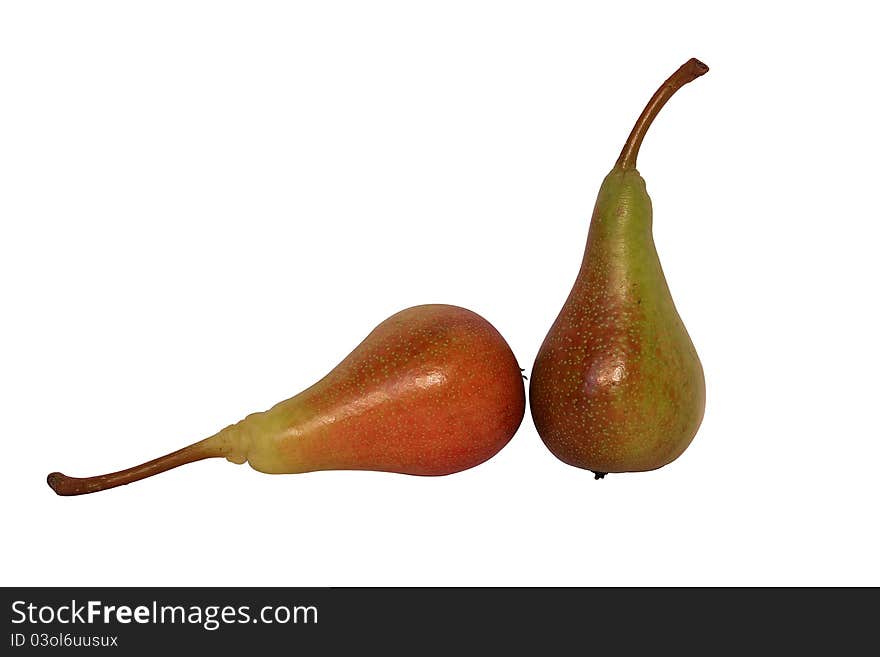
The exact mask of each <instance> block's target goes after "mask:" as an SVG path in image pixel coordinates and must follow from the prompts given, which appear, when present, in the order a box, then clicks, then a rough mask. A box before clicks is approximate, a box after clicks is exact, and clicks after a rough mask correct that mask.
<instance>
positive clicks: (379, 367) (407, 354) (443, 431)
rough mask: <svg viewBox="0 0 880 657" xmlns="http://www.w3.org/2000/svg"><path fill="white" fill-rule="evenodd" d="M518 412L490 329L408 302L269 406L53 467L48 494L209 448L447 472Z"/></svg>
mask: <svg viewBox="0 0 880 657" xmlns="http://www.w3.org/2000/svg"><path fill="white" fill-rule="evenodd" d="M524 413H525V385H524V383H523V376H522V370H521V369H520V367H519V365H518V364H517V362H516V358H515V357H514V355H513V352H512V351H511V350H510V347H509V346H508V344H507V342H506V341H505V340H504V338H503V337H502V336H501V334H500V333H498V331H496V330H495V327H493V326H492V325H491V324H490V323H489V322H487V321H486V320H485V319H483V318H482V317H480V316H479V315H477V314H476V313H474V312H471V311H470V310H466V309H465V308H459V307H457V306H448V305H440V304H434V305H425V306H415V307H413V308H408V309H406V310H403V311H401V312H399V313H397V314H395V315H393V316H391V317H389V318H388V319H387V320H385V321H384V322H382V323H381V324H379V326H377V327H376V328H375V329H374V330H373V331H372V332H371V333H370V334H369V335H368V336H367V337H366V338H365V339H364V341H363V342H362V343H361V344H360V345H358V347H357V348H355V350H354V351H352V352H351V353H350V354H349V355H348V356H347V357H346V358H345V359H344V360H343V361H342V362H341V363H340V364H339V365H337V366H336V367H335V368H333V370H332V371H331V372H330V373H329V374H328V375H327V376H325V377H324V378H323V379H321V380H320V381H318V382H317V383H315V384H314V385H313V386H311V387H309V388H307V389H306V390H304V391H303V392H301V393H299V394H298V395H296V396H294V397H291V398H290V399H288V400H286V401H283V402H281V403H280V404H276V405H275V406H273V407H272V408H271V409H269V410H268V411H264V412H261V413H253V414H251V415H248V416H247V417H246V418H244V419H243V420H241V421H240V422H237V423H236V424H233V425H230V426H228V427H226V428H225V429H223V430H221V431H219V432H218V433H216V434H214V435H213V436H210V437H208V438H205V439H204V440H200V441H199V442H196V443H193V444H192V445H189V446H187V447H184V448H182V449H179V450H177V451H176V452H172V453H170V454H166V455H165V456H160V457H159V458H157V459H153V460H152V461H148V462H146V463H142V464H141V465H137V466H134V467H132V468H128V469H126V470H120V471H118V472H112V473H109V474H105V475H98V476H95V477H85V478H78V477H69V476H67V475H65V474H62V473H60V472H53V473H51V474H50V475H49V476H48V477H47V482H48V484H49V486H50V487H51V488H52V489H53V490H54V491H55V492H56V493H58V494H59V495H64V496H71V495H83V494H85V493H95V492H98V491H102V490H107V489H109V488H115V487H117V486H124V485H126V484H130V483H132V482H135V481H139V480H141V479H144V478H146V477H151V476H153V475H155V474H159V473H160V472H165V471H166V470H170V469H171V468H176V467H178V466H181V465H185V464H187V463H192V462H194V461H199V460H201V459H207V458H216V457H221V458H226V459H227V460H229V461H231V462H233V463H245V462H248V463H250V465H251V466H252V467H253V468H254V469H256V470H259V471H261V472H266V473H270V474H282V473H291V474H292V473H302V472H312V471H316V470H381V471H386V472H399V473H403V474H411V475H446V474H451V473H453V472H460V471H461V470H466V469H468V468H472V467H474V466H475V465H479V464H480V463H482V462H483V461H486V460H487V459H489V458H491V457H492V456H494V455H495V454H496V453H497V452H498V451H499V450H500V449H501V448H502V447H504V446H505V445H506V444H507V443H508V441H510V439H511V438H512V437H513V434H514V433H516V430H517V429H518V428H519V425H520V423H521V422H522V419H523V415H524Z"/></svg>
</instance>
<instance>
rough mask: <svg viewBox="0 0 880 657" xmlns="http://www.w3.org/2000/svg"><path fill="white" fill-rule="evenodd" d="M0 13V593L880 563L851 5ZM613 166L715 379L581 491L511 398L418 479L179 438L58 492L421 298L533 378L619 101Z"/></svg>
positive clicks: (872, 84) (816, 579) (854, 575)
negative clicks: (481, 441) (501, 412)
mask: <svg viewBox="0 0 880 657" xmlns="http://www.w3.org/2000/svg"><path fill="white" fill-rule="evenodd" d="M591 4H594V6H588V4H587V3H560V2H532V3H511V2H448V1H447V2H436V3H413V2H396V3H391V2H371V3H360V2H351V3H341V2H314V3H299V4H296V5H294V3H282V2H279V3H265V2H264V3H254V2H238V3H230V2H205V3H192V2H189V3H187V2H176V1H175V2H151V3H118V2H83V3H67V2H59V3H32V2H20V3H19V2H8V3H4V4H3V8H2V11H0V63H2V64H0V98H2V101H0V138H2V142H0V221H2V235H0V275H2V276H0V285H2V308H3V319H2V325H0V331H2V341H0V349H2V365H0V399H2V414H3V428H2V436H3V451H4V458H3V465H2V468H3V470H2V478H0V481H2V486H3V490H2V499H3V500H4V502H3V504H2V509H3V516H2V524H3V527H4V533H5V538H4V539H3V541H2V547H0V550H2V559H0V581H2V583H3V584H6V585H85V584H92V585H164V584H169V585H170V584H179V585H321V586H322V585H431V584H440V585H447V584H450V585H451V584H456V585H458V584H461V585H513V584H522V585H538V584H547V585H660V584H675V585H677V584H682V585H707V584H733V585H740V584H766V585H783V584H820V585H824V584H839V585H844V584H848V585H858V584H872V585H878V584H880V566H878V559H877V554H878V551H880V539H878V529H877V500H878V492H880V484H878V474H877V465H878V461H880V432H878V419H877V411H876V408H877V403H878V400H877V397H878V388H880V385H878V381H880V379H878V371H880V357H878V349H877V334H878V321H877V319H878V310H877V307H878V290H877V283H878V273H877V272H878V265H877V244H878V239H880V228H878V218H880V217H878V212H877V192H876V188H877V184H878V176H877V166H876V161H877V160H876V158H875V152H876V151H877V147H878V129H877V115H878V102H877V91H876V89H877V63H878V48H877V46H876V43H877V39H876V29H875V27H876V21H875V20H873V18H872V17H871V16H870V15H869V12H870V11H871V10H869V9H867V7H869V6H870V5H869V4H868V3H847V2H839V3H836V4H835V5H834V6H833V7H829V8H827V9H820V8H818V7H816V6H804V5H803V4H801V3H792V4H791V5H790V6H787V4H786V3H778V6H776V5H772V4H769V3H766V2H759V3H749V2H743V3H739V4H738V5H737V6H736V9H730V10H727V11H725V12H724V13H721V12H718V11H717V10H713V9H710V8H708V6H707V5H706V4H705V3H702V2H690V3H685V2H671V3H641V2H620V3H591ZM691 56H696V57H699V58H700V59H702V60H703V61H705V62H706V63H707V64H708V65H709V66H710V67H711V71H710V72H709V74H708V75H706V76H705V77H703V78H700V79H699V80H697V81H696V82H694V83H692V84H691V85H688V86H687V87H685V88H684V89H683V90H682V91H680V92H679V94H678V95H677V96H676V97H675V98H674V99H673V100H672V101H671V102H670V103H669V104H668V105H667V107H666V109H665V110H664V112H663V113H662V114H661V116H660V118H659V119H658V120H657V121H656V123H655V124H654V127H653V129H652V131H651V132H650V134H649V135H648V138H647V139H646V141H645V144H644V148H643V152H642V157H641V158H640V166H639V169H640V171H641V172H642V174H643V175H644V177H645V179H646V180H647V183H648V189H649V191H650V193H651V195H652V198H653V201H654V209H655V237H656V242H657V248H658V250H659V253H660V256H661V260H662V262H663V265H664V268H665V271H666V274H667V278H668V281H669V285H670V288H671V289H672V292H673V296H674V298H675V300H676V302H677V305H678V309H679V311H680V313H681V315H682V317H683V319H684V321H685V323H686V325H687V326H688V328H689V330H690V333H691V336H692V337H693V340H694V343H695V344H696V346H697V349H698V351H699V353H700V355H701V358H702V361H703V365H704V368H705V371H706V378H707V384H708V405H707V413H706V417H705V421H704V422H703V426H702V428H701V430H700V432H699V434H698V435H697V438H696V440H695V441H694V443H693V444H692V446H691V447H690V449H688V451H687V452H686V453H685V454H684V455H683V456H682V457H681V458H680V459H679V460H678V461H676V462H675V463H673V464H672V465H670V466H668V467H666V468H663V469H661V470H659V471H656V472H652V473H646V474H638V475H618V476H609V477H607V478H606V479H605V480H604V481H601V482H595V481H593V479H592V476H591V475H590V474H589V473H588V472H585V471H581V470H577V469H575V468H571V467H569V466H566V465H564V464H563V463H561V462H560V461H557V460H556V459H555V458H554V457H553V456H552V455H551V454H550V452H548V451H547V450H546V449H545V448H544V446H543V445H542V443H541V442H540V440H539V438H538V436H537V434H536V432H535V430H534V427H533V425H532V422H531V418H530V416H529V415H528V414H527V415H526V419H525V420H524V422H523V425H522V427H521V429H520V431H519V433H518V434H517V435H516V436H515V438H514V439H513V441H512V442H511V443H510V445H509V446H508V447H507V448H505V449H504V450H503V451H502V452H501V453H500V454H498V456H497V457H495V458H494V459H492V460H491V461H489V462H487V463H486V464H484V465H482V466H480V467H478V468H475V469H473V470H470V471H467V472H464V473H461V474H457V475H452V476H448V477H441V478H416V477H407V476H403V475H394V474H383V473H358V472H332V473H315V474H308V475H299V476H296V475H290V476H274V477H273V476H266V475H262V474H259V473H256V472H254V471H252V470H250V469H249V468H248V467H247V466H233V465H231V464H228V463H226V462H225V461H222V460H211V461H203V462H200V463H197V464H193V465H190V466H188V467H186V468H180V469H178V470H175V471H172V472H169V473H167V474H164V475H162V476H159V477H155V478H153V479H151V480H148V481H144V482H141V483H138V484H134V485H131V486H127V487H123V488H120V489H116V490H113V491H110V492H107V493H103V494H98V495H91V496H84V497H78V498H59V497H56V496H55V495H54V494H53V493H52V491H51V490H50V489H49V488H48V487H47V486H46V484H45V476H46V474H47V473H48V472H50V471H52V470H62V471H64V472H66V473H68V474H71V475H80V476H82V475H88V474H99V473H102V472H106V471H109V470H116V469H119V468H121V467H123V466H128V465H133V464H135V463H137V462H140V461H143V460H146V459H148V458H152V457H154V456H158V455H160V454H163V453H165V452H168V451H171V450H173V449H176V448H178V447H180V446H183V445H184V444H188V443H190V442H192V441H194V440H196V439H198V438H201V437H203V436H205V435H208V434H210V433H213V432H214V431H215V430H217V429H219V428H221V427H223V426H225V425H226V424H229V423H231V422H234V421H236V420H238V419H240V418H241V417H243V416H244V415H246V414H247V413H249V412H251V411H255V410H262V409H265V408H267V407H269V406H271V405H272V404H274V403H275V402H277V401H280V400H281V399H284V398H286V397H289V396H291V395H293V394H295V393H296V392H298V391H299V390H301V389H302V388H304V387H306V386H308V385H309V384H311V383H312V382H313V381H315V380H316V379H318V378H319V377H321V376H322V375H323V374H325V373H326V372H327V371H328V370H329V369H330V368H331V367H332V366H333V365H335V364H336V363H337V362H338V361H339V359H341V358H342V357H343V356H344V355H345V354H347V353H348V352H349V351H350V350H351V349H352V348H353V347H354V346H355V345H356V344H357V343H358V342H359V341H360V340H361V339H362V338H363V337H364V336H365V335H366V334H367V333H368V332H369V331H370V330H371V329H372V328H373V326H374V325H376V324H377V323H379V322H380V321H381V320H382V319H384V318H385V317H386V316H388V315H390V314H391V313H393V312H395V311H397V310H400V309H402V308H404V307H407V306H410V305H416V304H421V303H452V304H457V305H461V306H465V307H468V308H471V309H473V310H475V311H477V312H479V313H480V314H482V315H483V316H485V317H486V318H487V319H489V320H490V321H491V322H492V323H493V324H494V325H495V326H496V327H497V328H498V329H499V330H500V331H501V332H502V333H503V334H504V336H505V337H506V338H507V339H508V341H509V343H510V345H511V346H512V348H513V350H514V352H515V353H516V354H517V357H518V359H519V360H520V363H521V365H522V366H523V367H525V368H526V370H527V372H526V373H528V371H529V370H530V368H531V364H532V361H533V359H534V356H535V354H536V352H537V350H538V347H539V345H540V343H541V340H542V339H543V337H544V334H545V333H546V331H547V329H548V328H549V326H550V324H551V322H552V321H553V319H554V317H555V315H556V313H557V312H558V310H559V308H560V307H561V305H562V302H563V300H564V299H565V297H566V295H567V293H568V291H569V288H570V286H571V284H572V282H573V280H574V277H575V274H576V272H577V269H578V266H579V263H580V258H581V254H582V250H583V245H584V241H585V236H586V230H587V222H588V218H589V215H590V212H591V210H592V206H593V202H594V199H595V195H596V192H597V190H598V187H599V183H600V182H601V180H602V177H603V176H604V175H605V173H606V172H607V171H608V170H609V169H610V167H611V166H612V164H613V162H614V160H615V158H616V157H617V154H618V151H619V149H620V147H621V145H622V143H623V141H624V139H625V137H626V136H627V134H628V133H629V130H630V128H631V126H632V123H633V121H634V119H635V117H636V116H637V115H638V113H639V112H640V110H641V108H642V106H643V105H644V103H645V102H646V101H647V99H648V97H649V96H650V95H651V93H652V92H653V91H654V90H655V88H656V87H657V86H658V85H659V83H660V82H661V81H662V80H663V79H665V77H666V76H668V75H669V74H670V73H672V71H673V70H675V68H677V67H678V66H679V65H680V64H681V63H682V62H684V61H685V60H686V59H687V58H689V57H691Z"/></svg>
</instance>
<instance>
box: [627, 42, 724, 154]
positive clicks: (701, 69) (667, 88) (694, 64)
mask: <svg viewBox="0 0 880 657" xmlns="http://www.w3.org/2000/svg"><path fill="white" fill-rule="evenodd" d="M708 70H709V67H708V66H706V65H705V64H704V63H703V62H701V61H700V60H698V59H689V60H688V61H686V62H685V63H684V64H682V65H681V66H680V67H679V69H678V70H677V71H676V72H675V73H673V74H672V75H670V76H669V78H668V79H667V80H666V82H664V83H663V84H662V85H660V88H659V89H657V91H656V92H654V95H653V96H651V100H649V101H648V104H647V105H645V109H644V110H642V113H641V115H640V116H639V118H638V120H637V121H636V124H635V125H634V126H633V129H632V132H630V134H629V138H628V139H627V140H626V143H625V144H624V145H623V150H622V151H620V157H619V158H617V164H616V165H615V169H622V170H633V169H635V168H636V159H637V158H638V156H639V149H640V148H641V147H642V141H643V140H644V139H645V134H646V133H647V132H648V128H650V127H651V124H652V123H653V122H654V119H655V118H657V114H659V113H660V110H661V109H663V106H664V105H665V104H666V103H667V101H668V100H669V99H670V98H672V96H673V95H675V92H676V91H678V90H679V89H681V88H682V87H683V86H684V85H686V84H687V83H688V82H692V81H693V80H696V79H697V78H698V77H700V76H701V75H703V74H704V73H706V72H707V71H708Z"/></svg>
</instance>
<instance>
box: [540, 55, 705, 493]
mask: <svg viewBox="0 0 880 657" xmlns="http://www.w3.org/2000/svg"><path fill="white" fill-rule="evenodd" d="M708 70H709V68H708V67H707V66H706V65H705V64H703V63H702V62H700V61H699V60H696V59H691V60H689V61H687V62H685V64H684V65H682V66H681V67H680V68H679V69H678V70H677V71H676V72H675V73H673V74H672V76H671V77H670V78H669V79H668V80H666V82H664V83H663V84H662V85H661V86H660V88H659V89H658V90H657V92H656V93H655V94H654V95H653V96H652V97H651V99H650V101H649V102H648V104H647V106H646V107H645V109H644V111H643V112H642V114H641V115H640V116H639V118H638V120H637V121H636V124H635V126H634V127H633V129H632V132H631V133H630V135H629V138H628V139H627V141H626V143H625V144H624V147H623V150H622V151H621V153H620V157H619V158H618V159H617V163H616V164H615V165H614V167H613V168H612V169H611V172H610V173H609V174H608V175H607V176H606V178H605V180H604V182H603V183H602V186H601V188H600V189H599V196H598V199H597V200H596V206H595V208H594V210H593V217H592V220H591V221H590V229H589V234H588V237H587V244H586V248H585V250H584V256H583V260H582V262H581V267H580V271H579V272H578V275H577V278H576V279H575V282H574V286H573V287H572V289H571V292H570V293H569V296H568V299H567V300H566V302H565V304H564V305H563V307H562V310H561V311H560V313H559V316H558V317H557V318H556V321H555V322H554V323H553V325H552V327H551V328H550V331H549V332H548V333H547V336H546V338H545V339H544V343H543V344H542V345H541V348H540V350H539V352H538V356H537V358H536V360H535V365H534V368H533V369H532V373H531V381H530V385H529V405H530V407H531V412H532V418H533V419H534V422H535V427H536V428H537V430H538V433H539V435H540V436H541V439H542V440H543V441H544V443H545V444H546V445H547V447H548V448H549V449H550V451H551V452H552V453H553V454H554V455H556V456H557V457H558V458H559V459H561V460H562V461H564V462H565V463H568V464H570V465H573V466H576V467H579V468H585V469H587V470H592V471H593V472H594V473H595V475H596V478H602V477H604V476H605V474H607V473H609V472H639V471H645V470H654V469H656V468H660V467H662V466H664V465H666V464H668V463H670V462H672V461H673V460H675V459H676V458H678V457H679V456H680V455H681V454H682V453H683V452H684V451H685V449H686V448H687V447H688V445H690V443H691V441H692V440H693V438H694V436H695V435H696V433H697V430H698V429H699V426H700V423H701V421H702V419H703V411H704V408H705V403H706V385H705V380H704V378H703V367H702V365H701V364H700V359H699V357H698V356H697V351H696V349H695V348H694V345H693V343H692V342H691V339H690V336H689V335H688V332H687V329H685V326H684V323H683V322H682V320H681V318H680V317H679V314H678V311H677V310H676V308H675V304H674V303H673V301H672V295H671V294H670V292H669V287H668V285H667V283H666V278H665V277H664V275H663V269H662V268H661V266H660V259H659V257H658V255H657V250H656V248H655V246H654V238H653V234H652V222H653V209H652V207H651V199H650V198H649V197H648V192H647V190H646V187H645V181H644V180H643V179H642V176H641V175H640V174H639V172H638V171H637V170H636V159H637V157H638V154H639V149H640V148H641V145H642V141H643V139H644V138H645V134H646V133H647V131H648V128H649V127H650V126H651V124H652V123H653V121H654V119H655V118H656V117H657V114H658V113H659V111H660V109H661V108H662V107H663V106H664V105H665V104H666V103H667V101H668V100H669V99H670V98H671V97H672V96H673V94H675V92H676V91H678V90H679V89H680V88H681V87H683V86H684V85H685V84H687V83H689V82H691V81H692V80H695V79H696V78H698V77H700V76H701V75H703V74H704V73H706V72H707V71H708Z"/></svg>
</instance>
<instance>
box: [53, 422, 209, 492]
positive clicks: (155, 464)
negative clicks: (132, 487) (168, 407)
mask: <svg viewBox="0 0 880 657" xmlns="http://www.w3.org/2000/svg"><path fill="white" fill-rule="evenodd" d="M220 456H224V450H223V449H221V448H218V445H217V441H216V440H215V437H214V436H212V437H211V438H205V439H204V440H200V441H199V442H197V443H194V444H192V445H189V446H188V447H184V448H183V449H179V450H177V451H176V452H171V453H170V454H166V455H165V456H160V457H159V458H157V459H153V460H152V461H147V462H146V463H142V464H141V465H136V466H134V467H133V468H128V469H126V470H120V471H119V472H111V473H110V474H105V475H98V476H95V477H85V478H78V477H68V476H67V475H65V474H61V473H60V472H53V473H52V474H50V475H49V476H48V477H47V478H46V481H47V483H48V484H49V486H51V488H52V490H54V491H55V492H56V493H58V494H59V495H65V496H67V495H84V494H86V493H97V492H98V491H102V490H107V489H109V488H116V487H117V486H124V485H126V484H130V483H132V482H134V481H140V480H141V479H145V478H147V477H152V476H153V475H156V474H159V473H160V472H165V471H166V470H171V469H172V468H176V467H178V466H181V465H186V464H187V463H193V462H194V461H201V460H202V459H209V458H214V457H220Z"/></svg>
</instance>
